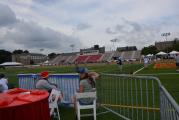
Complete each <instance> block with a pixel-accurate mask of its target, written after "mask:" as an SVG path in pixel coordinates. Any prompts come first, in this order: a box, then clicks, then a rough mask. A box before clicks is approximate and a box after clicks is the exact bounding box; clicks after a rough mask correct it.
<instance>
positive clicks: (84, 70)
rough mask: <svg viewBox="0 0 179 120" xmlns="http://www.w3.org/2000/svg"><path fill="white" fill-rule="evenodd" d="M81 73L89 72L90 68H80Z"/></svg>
mask: <svg viewBox="0 0 179 120" xmlns="http://www.w3.org/2000/svg"><path fill="white" fill-rule="evenodd" d="M79 73H81V74H83V73H88V69H87V68H79Z"/></svg>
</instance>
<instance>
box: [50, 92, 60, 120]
mask: <svg viewBox="0 0 179 120" xmlns="http://www.w3.org/2000/svg"><path fill="white" fill-rule="evenodd" d="M59 97H60V98H62V94H61V91H58V90H55V89H52V91H51V93H50V96H49V98H48V101H49V108H50V116H52V115H53V116H54V117H57V118H58V120H60V114H59V109H58V99H59ZM55 109H56V110H55Z"/></svg>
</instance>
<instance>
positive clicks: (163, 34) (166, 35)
mask: <svg viewBox="0 0 179 120" xmlns="http://www.w3.org/2000/svg"><path fill="white" fill-rule="evenodd" d="M169 35H170V32H168V33H162V34H161V36H164V37H165V40H166V41H167V37H168V36H169ZM165 47H166V51H167V52H168V46H167V43H165Z"/></svg>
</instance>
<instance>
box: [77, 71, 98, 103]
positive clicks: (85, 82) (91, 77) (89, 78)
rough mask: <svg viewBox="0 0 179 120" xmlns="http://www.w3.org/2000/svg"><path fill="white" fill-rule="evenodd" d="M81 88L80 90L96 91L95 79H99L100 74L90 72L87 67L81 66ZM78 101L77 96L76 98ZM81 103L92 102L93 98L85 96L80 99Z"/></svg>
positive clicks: (81, 91)
mask: <svg viewBox="0 0 179 120" xmlns="http://www.w3.org/2000/svg"><path fill="white" fill-rule="evenodd" d="M79 73H80V89H79V91H78V92H80V93H83V92H92V91H95V90H96V89H95V83H96V82H95V80H96V79H99V74H98V73H96V72H88V69H87V68H81V69H80V71H79ZM75 101H76V98H75ZM79 101H80V103H81V104H91V103H92V101H93V100H91V99H88V98H85V99H80V100H79Z"/></svg>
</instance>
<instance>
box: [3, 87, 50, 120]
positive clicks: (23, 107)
mask: <svg viewBox="0 0 179 120" xmlns="http://www.w3.org/2000/svg"><path fill="white" fill-rule="evenodd" d="M48 96H49V93H48V92H46V91H40V90H31V91H29V90H23V89H18V88H16V89H12V90H10V91H8V92H7V93H0V120H50V112H49V105H48Z"/></svg>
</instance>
